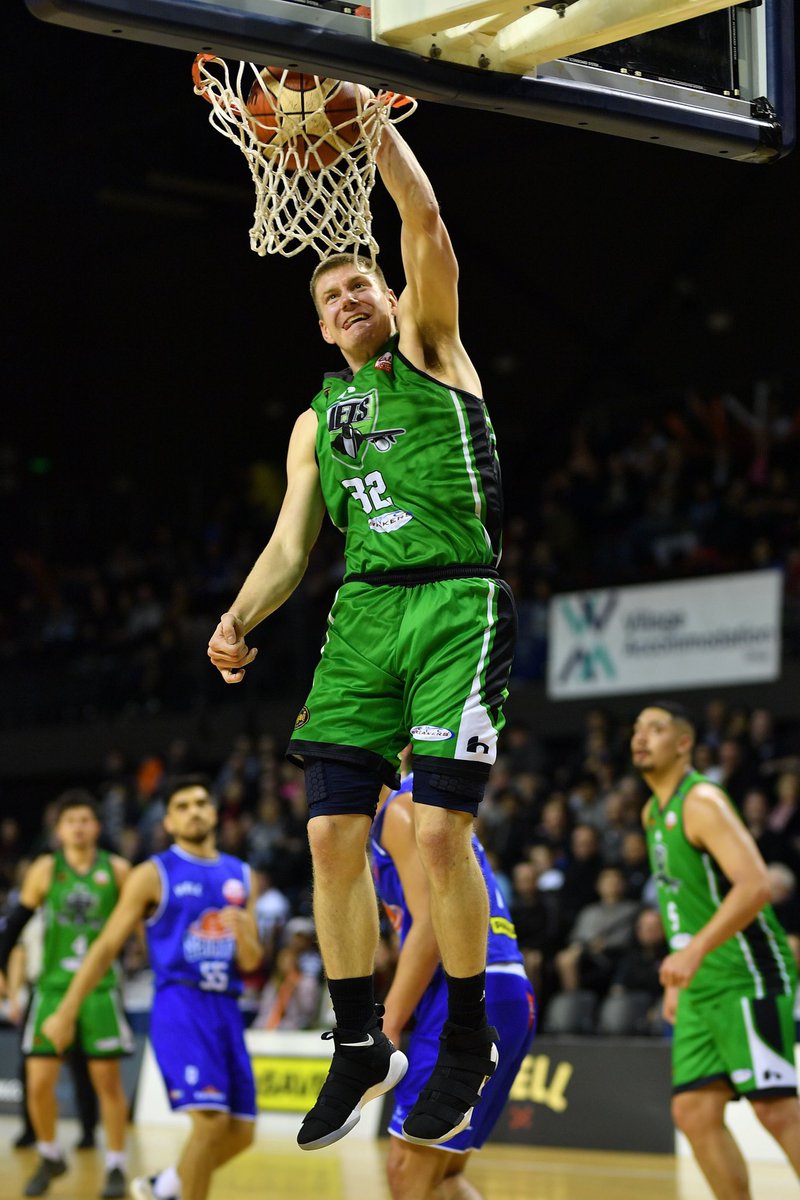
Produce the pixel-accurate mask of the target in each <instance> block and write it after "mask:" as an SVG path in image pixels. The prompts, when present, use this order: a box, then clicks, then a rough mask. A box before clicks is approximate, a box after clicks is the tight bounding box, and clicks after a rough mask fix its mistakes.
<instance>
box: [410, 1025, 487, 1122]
mask: <svg viewBox="0 0 800 1200" xmlns="http://www.w3.org/2000/svg"><path fill="white" fill-rule="evenodd" d="M490 1053H491V1059H492V1062H493V1063H494V1065H495V1067H496V1066H497V1064H498V1063H499V1061H500V1055H499V1053H498V1051H497V1046H495V1045H494V1044H492V1047H491V1051H490ZM493 1074H494V1071H493V1072H492V1075H493ZM491 1078H492V1076H491V1075H484V1077H483V1083H482V1084H481V1086H480V1087H479V1088H478V1095H479V1096H480V1095H481V1093H482V1092H483V1089H484V1088H485V1087H486V1084H487V1083H488V1081H489V1080H490V1079H491ZM474 1111H475V1109H474V1108H470V1109H467V1111H466V1112H465V1113H464V1116H463V1118H462V1119H461V1121H459V1123H458V1125H454V1126H453V1128H452V1129H448V1131H447V1133H445V1134H444V1135H443V1136H442V1137H439V1138H418V1137H412V1136H411V1134H410V1133H406V1131H405V1129H403V1131H402V1132H403V1141H404V1142H413V1144H414V1145H415V1146H441V1145H442V1143H443V1142H449V1141H450V1138H454V1137H455V1136H456V1134H457V1133H461V1130H462V1129H466V1128H467V1126H468V1125H469V1123H470V1121H471V1120H472V1114H473V1113H474Z"/></svg>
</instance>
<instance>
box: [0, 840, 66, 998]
mask: <svg viewBox="0 0 800 1200" xmlns="http://www.w3.org/2000/svg"><path fill="white" fill-rule="evenodd" d="M54 862H55V859H54V857H53V855H52V854H42V855H41V856H40V857H39V858H37V859H35V860H34V862H32V863H31V865H30V866H29V867H28V869H27V871H26V872H25V875H24V877H23V880H22V887H21V888H20V891H19V900H18V902H17V906H16V908H15V909H14V911H13V912H12V913H11V914H10V915H9V918H8V921H7V924H6V928H5V929H4V930H3V932H2V934H0V996H5V995H6V994H7V991H8V985H7V982H6V970H7V966H8V960H9V958H10V957H11V952H12V950H13V949H14V946H15V944H16V941H17V938H18V937H19V935H20V934H21V933H22V930H23V929H24V928H25V926H26V925H27V923H28V921H29V920H30V918H31V917H32V916H33V914H34V912H35V911H36V909H37V908H39V907H40V906H41V905H42V904H43V903H44V899H45V896H46V895H47V893H48V891H49V889H50V884H51V883H52V880H53V864H54Z"/></svg>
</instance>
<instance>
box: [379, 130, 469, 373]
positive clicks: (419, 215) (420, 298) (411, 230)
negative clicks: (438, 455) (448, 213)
mask: <svg viewBox="0 0 800 1200" xmlns="http://www.w3.org/2000/svg"><path fill="white" fill-rule="evenodd" d="M376 162H377V166H378V170H379V171H380V175H381V179H382V181H383V184H384V186H385V187H386V190H387V191H388V192H389V194H390V196H391V197H392V199H393V200H394V202H395V204H396V205H397V209H398V212H399V213H400V219H401V221H402V228H401V235H400V249H401V252H402V256H403V270H404V272H405V277H406V287H405V289H404V291H403V293H402V295H401V296H400V300H399V303H398V310H397V328H398V331H399V334H400V342H399V345H400V350H401V351H402V352H403V354H405V356H406V357H407V358H408V359H409V360H410V361H411V362H412V363H413V364H414V366H415V367H418V368H419V369H420V370H421V371H425V372H426V373H427V374H428V375H432V376H433V377H434V379H438V380H440V381H441V382H442V383H449V384H453V386H455V387H458V388H463V389H464V390H465V391H468V392H471V393H472V394H473V395H476V396H480V395H481V394H482V393H481V383H480V379H479V378H478V373H477V371H476V370H475V367H474V366H473V364H472V362H471V361H470V358H469V356H468V354H467V352H466V350H465V349H464V347H463V345H462V343H461V338H460V336H459V332H458V262H457V261H456V256H455V253H454V251H453V246H452V243H451V241H450V235H449V234H448V232H447V229H446V227H445V224H444V221H443V220H442V216H441V213H440V211H439V204H438V201H437V199H436V196H435V194H434V191H433V188H432V186H431V183H430V180H429V179H428V177H427V175H426V174H425V172H424V171H423V169H422V167H421V166H420V164H419V162H418V161H417V159H416V157H415V155H414V153H413V151H412V150H411V148H410V147H409V145H408V143H407V142H406V141H405V139H404V138H403V137H402V136H401V135H400V134H399V133H398V132H397V130H396V129H395V128H393V127H392V126H387V127H386V128H385V129H384V130H383V134H382V136H381V143H380V148H379V150H378V154H377V158H376Z"/></svg>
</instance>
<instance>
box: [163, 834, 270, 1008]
mask: <svg viewBox="0 0 800 1200" xmlns="http://www.w3.org/2000/svg"><path fill="white" fill-rule="evenodd" d="M150 861H151V862H153V863H155V866H156V868H157V870H158V873H159V875H160V877H161V901H160V903H159V906H158V908H157V909H156V911H155V912H154V913H153V915H152V917H150V919H149V920H148V921H147V942H148V946H149V949H150V965H151V966H152V968H153V972H154V974H155V985H156V989H159V988H163V987H164V986H165V985H166V984H169V983H181V984H187V985H189V986H190V987H196V988H200V989H201V990H202V991H206V992H220V993H225V994H226V995H228V996H238V995H239V994H240V993H241V990H242V981H241V977H240V975H239V969H238V967H237V965H236V939H235V937H234V936H233V934H231V933H230V931H229V930H227V929H226V928H225V926H224V925H223V924H222V921H221V919H220V910H221V909H223V908H227V907H228V906H230V905H236V906H238V907H244V906H245V905H246V904H247V899H248V897H249V895H250V868H249V867H248V866H247V864H246V863H243V862H242V861H241V859H238V858H234V857H233V855H230V854H218V855H217V856H216V858H198V857H197V856H196V855H194V854H189V853H187V851H185V850H182V849H179V848H178V847H177V846H170V848H169V850H165V851H164V852H163V853H162V854H155V855H153V857H152V859H151V860H150Z"/></svg>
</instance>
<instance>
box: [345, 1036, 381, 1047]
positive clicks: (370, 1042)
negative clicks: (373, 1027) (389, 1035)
mask: <svg viewBox="0 0 800 1200" xmlns="http://www.w3.org/2000/svg"><path fill="white" fill-rule="evenodd" d="M339 1045H340V1046H374V1045H375V1038H374V1037H373V1036H372V1034H371V1033H368V1034H367V1036H366V1037H365V1038H364V1040H363V1041H361V1042H339Z"/></svg>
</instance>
